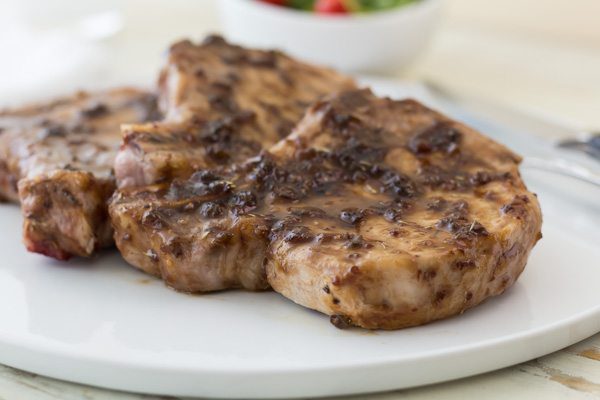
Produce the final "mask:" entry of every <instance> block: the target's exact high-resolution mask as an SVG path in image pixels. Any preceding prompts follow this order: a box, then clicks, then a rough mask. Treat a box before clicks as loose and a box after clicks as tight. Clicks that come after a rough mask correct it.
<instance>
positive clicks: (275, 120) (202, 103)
mask: <svg viewBox="0 0 600 400" xmlns="http://www.w3.org/2000/svg"><path fill="white" fill-rule="evenodd" d="M354 87H355V86H354V82H353V81H352V80H351V79H350V78H348V77H346V76H343V75H341V74H339V73H337V72H334V71H332V70H329V69H326V68H320V67H315V66H312V65H308V64H304V63H302V62H299V61H296V60H294V59H292V58H290V57H288V56H286V55H284V54H282V53H280V52H277V51H262V50H252V49H245V48H242V47H240V46H235V45H232V44H229V43H227V42H226V41H225V40H224V39H222V38H221V37H218V36H210V37H208V38H207V39H206V40H205V41H204V42H203V43H202V44H199V45H196V44H193V43H191V42H190V41H182V42H179V43H176V44H174V45H173V46H172V47H171V48H170V49H169V52H168V57H167V62H166V64H165V67H164V68H163V70H162V72H161V76H160V79H159V88H160V96H159V97H160V105H161V109H162V111H163V112H164V114H165V120H164V122H159V123H152V124H145V125H144V124H137V125H135V124H134V125H129V126H125V127H124V144H123V147H122V149H121V151H120V152H119V155H118V157H117V160H116V164H115V172H116V177H117V181H118V183H119V187H128V186H142V185H148V184H153V183H158V182H164V181H169V180H170V179H173V178H176V177H183V178H186V177H188V176H189V175H190V174H191V173H192V172H193V171H195V170H197V169H200V168H209V167H214V166H218V165H228V164H231V163H235V162H239V161H243V160H245V159H247V158H248V157H251V156H254V155H256V154H258V153H259V152H260V151H261V150H262V149H263V148H267V147H269V146H271V145H273V144H275V143H276V142H277V141H278V140H280V139H281V138H283V137H285V136H287V135H288V134H289V133H290V132H291V130H292V128H293V127H294V125H295V124H296V123H297V122H298V121H299V120H300V118H301V117H302V115H303V114H304V112H305V111H306V109H307V108H308V106H309V105H310V104H311V103H312V102H314V101H316V100H317V99H319V98H321V97H322V96H324V95H327V94H330V93H333V92H336V91H340V90H344V89H350V88H354Z"/></svg>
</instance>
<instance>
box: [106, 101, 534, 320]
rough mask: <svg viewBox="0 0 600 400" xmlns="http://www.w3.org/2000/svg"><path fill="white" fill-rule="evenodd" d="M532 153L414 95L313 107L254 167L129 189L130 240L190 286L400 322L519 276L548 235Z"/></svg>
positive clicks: (122, 197)
mask: <svg viewBox="0 0 600 400" xmlns="http://www.w3.org/2000/svg"><path fill="white" fill-rule="evenodd" d="M519 162H520V157H519V156H517V155H515V154H514V153H512V152H511V151H510V150H508V149H506V148H505V147H504V146H502V145H500V144H498V143H496V142H494V141H492V140H490V139H488V138H486V137H484V136H483V135H481V134H480V133H478V132H476V131H474V130H473V129H471V128H469V127H467V126H465V125H463V124H461V123H458V122H456V121H453V120H451V119H449V118H447V117H445V116H443V115H441V114H439V113H437V112H435V111H432V110H430V109H428V108H426V107H425V106H423V105H421V104H419V103H418V102H415V101H412V100H403V101H394V100H390V99H387V98H378V97H375V96H374V95H373V94H371V93H370V92H369V91H368V90H354V91H348V92H344V93H342V94H339V95H334V96H332V97H330V98H329V99H327V100H324V101H320V102H318V103H316V104H315V105H314V106H312V107H311V108H310V110H309V111H308V113H307V114H306V116H305V117H304V118H303V120H302V121H301V122H300V123H299V125H298V126H297V128H296V129H295V132H294V133H293V134H292V135H291V136H289V137H288V138H286V139H284V140H283V141H281V142H279V143H278V144H276V145H275V146H274V147H272V148H271V149H270V151H268V152H264V153H262V154H261V155H260V156H258V157H256V158H254V159H251V160H249V161H247V162H246V163H242V164H239V165H230V166H226V167H221V168H215V169H212V170H200V171H197V172H196V173H194V174H193V175H192V176H191V178H189V179H177V180H175V181H173V182H171V183H170V184H159V185H154V186H148V187H145V188H141V189H127V190H123V191H120V192H117V193H116V194H115V197H114V198H113V199H112V203H111V207H110V212H111V217H112V220H113V223H114V226H115V230H116V234H115V238H116V242H117V246H118V247H119V248H120V250H121V252H122V253H123V255H124V256H125V258H126V259H127V261H129V262H130V263H131V264H133V265H134V266H136V267H138V268H141V269H143V270H145V271H146V272H148V273H151V274H154V275H157V276H160V277H162V278H163V279H164V280H165V281H166V283H167V284H168V285H169V286H171V287H173V288H175V289H177V290H182V291H188V292H198V291H211V290H221V289H227V288H240V287H241V288H246V289H252V290H256V289H265V288H268V287H269V286H270V287H272V288H273V289H274V290H276V291H277V292H279V293H281V294H282V295H284V296H286V297H288V298H289V299H291V300H293V301H295V302H296V303H299V304H301V305H304V306H306V307H309V308H313V309H316V310H318V311H321V312H323V313H325V314H328V315H330V316H331V321H332V323H334V324H335V325H337V326H340V327H341V326H347V325H357V326H362V327H366V328H383V329H397V328H402V327H407V326H412V325H419V324H423V323H427V322H429V321H433V320H436V319H440V318H444V317H448V316H451V315H455V314H458V313H461V312H463V311H464V310H466V309H468V308H470V307H473V306H475V305H477V304H479V303H480V302H482V301H483V300H485V299H486V298H488V297H490V296H494V295H498V294H500V293H502V292H504V291H505V290H506V289H507V288H508V287H510V286H511V285H512V284H513V283H514V282H515V280H516V279H517V278H518V276H519V275H520V273H521V272H522V270H523V268H524V267H525V264H526V261H527V257H528V255H529V252H530V250H531V249H532V247H533V246H534V244H535V243H536V242H537V240H538V239H539V238H540V237H541V236H540V228H541V212H540V208H539V205H538V202H537V199H536V197H535V195H533V194H532V193H531V192H529V191H528V190H527V188H526V187H525V185H524V183H523V181H522V180H521V178H520V175H519V171H518V164H519Z"/></svg>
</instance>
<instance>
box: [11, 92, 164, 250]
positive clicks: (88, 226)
mask: <svg viewBox="0 0 600 400" xmlns="http://www.w3.org/2000/svg"><path fill="white" fill-rule="evenodd" d="M156 117H157V107H156V99H155V97H154V96H153V95H151V94H149V93H146V92H141V91H138V90H134V89H115V90H110V91H105V92H99V93H85V92H79V93H77V94H75V95H73V96H70V97H63V98H60V99H58V100H55V101H53V102H50V103H47V104H40V105H34V106H29V107H24V108H21V109H15V110H7V111H2V112H0V195H1V196H2V197H3V198H5V199H7V200H11V201H15V202H16V201H20V202H21V207H22V210H23V215H24V218H25V220H24V232H23V238H24V242H25V245H26V246H27V249H28V250H29V251H33V252H37V253H41V254H45V255H47V256H50V257H54V258H57V259H61V260H64V259H68V258H69V257H71V256H72V255H78V256H89V255H91V253H92V252H93V251H94V250H95V249H97V248H100V247H105V246H108V245H110V244H112V242H113V240H112V229H111V227H110V221H109V220H108V214H107V206H106V200H107V199H108V198H109V197H110V196H111V195H112V193H113V191H114V189H115V182H114V175H113V168H112V166H113V162H114V158H115V155H116V152H117V149H118V147H119V145H120V143H121V133H120V124H121V123H123V122H135V121H147V120H151V119H153V118H156Z"/></svg>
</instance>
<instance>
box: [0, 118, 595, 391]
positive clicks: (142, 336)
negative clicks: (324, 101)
mask: <svg viewBox="0 0 600 400" xmlns="http://www.w3.org/2000/svg"><path fill="white" fill-rule="evenodd" d="M467 122H469V121H467ZM525 139H526V138H525ZM525 178H526V181H527V182H528V183H529V185H530V187H531V188H532V190H534V191H536V192H538V194H539V198H540V200H541V203H542V208H543V211H544V218H545V221H544V227H543V234H544V238H543V240H541V241H540V242H539V244H538V245H537V246H536V248H535V249H534V251H533V253H532V255H531V259H530V262H529V265H528V266H527V268H526V270H525V272H524V273H523V275H522V277H521V278H520V280H519V281H518V282H517V284H516V285H515V286H514V287H513V288H511V289H510V290H508V291H507V292H506V293H505V294H504V295H502V296H500V297H497V298H494V299H491V300H489V301H487V302H486V303H485V304H483V305H481V306H479V307H476V308H475V309H473V310H470V311H468V312H466V313H464V314H463V315H460V316H457V317H455V318H451V319H448V320H445V321H440V322H436V323H432V324H430V325H427V326H422V327H416V328H410V329H404V330H400V331H394V332H382V331H365V330H361V329H350V330H339V329H336V328H334V327H333V326H332V325H331V324H330V323H329V321H328V318H327V317H326V316H324V315H321V314H319V313H317V312H314V311H311V310H307V309H304V308H302V307H300V306H297V305H295V304H293V303H292V302H290V301H288V300H286V299H285V298H283V297H281V296H279V295H278V294H276V293H272V292H264V293H247V292H242V291H229V292H221V293H213V294H206V295H193V296H192V295H184V294H179V293H176V292H174V291H172V290H169V289H167V288H166V287H164V286H163V284H162V283H161V282H160V281H158V280H155V279H154V278H151V277H148V276H146V275H144V274H142V273H140V272H137V271H136V270H134V269H133V268H130V267H128V266H127V265H126V264H125V263H124V262H123V261H122V260H121V259H120V257H119V254H118V253H117V252H116V251H108V252H106V253H103V254H101V255H100V256H98V257H97V258H95V259H93V260H81V259H75V260H71V261H70V262H68V263H59V262H55V261H52V260H49V259H46V258H44V257H41V256H38V255H34V254H28V253H27V252H26V251H25V250H24V249H23V246H22V245H21V243H20V224H21V217H20V214H19V209H18V207H17V206H14V205H2V206H0V221H2V225H1V226H0V254H2V262H1V263H0V321H2V322H1V323H0V362H2V363H5V364H8V365H11V366H14V367H17V368H21V369H25V370H28V371H32V372H35V373H38V374H42V375H47V376H51V377H54V378H60V379H65V380H69V381H75V382H80V383H85V384H91V385H96V386H103V387H110V388H115V389H123V390H128V391H137V392H148V393H157V394H165V395H176V396H207V397H228V398H232V397H235V398H251V397H260V398H268V397H301V396H326V395H341V394H350V393H360V392H373V391H383V390H391V389H398V388H406V387H410V386H416V385H423V384H427V383H433V382H440V381H444V380H449V379H454V378H459V377H464V376H468V375H473V374H478V373H482V372H485V371H489V370H492V369H497V368H501V367H505V366H508V365H511V364H515V363H519V362H522V361H525V360H528V359H531V358H534V357H538V356H541V355H543V354H546V353H549V352H552V351H555V350H558V349H560V348H562V347H565V346H568V345H570V344H572V343H574V342H577V341H579V340H582V339H584V338H585V337H587V336H590V335H592V334H594V333H595V332H597V331H599V330H600V290H598V282H599V281H600V268H599V265H598V260H600V248H599V246H598V238H599V237H600V228H599V227H600V217H599V216H600V209H599V207H600V205H598V202H597V199H598V198H599V195H600V193H599V191H595V190H594V189H592V188H590V187H585V186H582V185H579V184H577V183H576V182H572V181H569V180H565V181H560V182H559V181H558V179H557V178H556V177H554V176H551V175H544V174H538V175H532V174H525ZM557 187H558V188H561V190H562V192H559V191H557V190H556V189H554V188H557ZM565 193H567V194H577V199H575V198H569V197H566V196H567V195H566V194H565Z"/></svg>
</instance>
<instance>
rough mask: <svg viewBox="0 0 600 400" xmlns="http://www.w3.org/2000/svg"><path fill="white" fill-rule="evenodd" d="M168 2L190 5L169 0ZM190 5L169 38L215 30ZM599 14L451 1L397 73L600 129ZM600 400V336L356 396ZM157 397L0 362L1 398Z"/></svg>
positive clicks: (578, 2)
mask: <svg viewBox="0 0 600 400" xmlns="http://www.w3.org/2000/svg"><path fill="white" fill-rule="evenodd" d="M158 1H159V0H150V3H157V2H158ZM132 3H135V1H132ZM147 3H148V2H146V3H145V4H147ZM170 4H171V5H172V4H179V5H189V4H191V3H190V2H187V3H186V2H184V1H182V0H174V1H173V2H171V3H170ZM139 5H140V4H137V5H135V4H134V6H133V7H132V9H133V10H135V7H138V6H139ZM195 7H196V9H198V8H199V7H203V8H202V11H201V12H200V13H197V12H196V13H193V14H192V13H190V15H189V18H188V20H182V19H181V18H179V19H178V23H177V25H176V26H172V27H165V26H164V25H163V29H171V35H172V36H174V37H176V36H183V35H194V36H199V35H201V34H203V33H204V32H207V31H214V30H218V24H217V22H216V21H217V19H216V17H215V14H214V5H213V2H212V1H209V0H205V2H204V3H200V5H196V6H195ZM148 8H149V9H151V7H148ZM167 8H169V7H167ZM171 9H173V7H171ZM138 10H139V8H138ZM165 13H168V11H164V12H163V11H161V12H160V13H159V14H157V15H160V17H162V18H163V20H164V17H165V15H164V14H165ZM598 16H600V2H598V1H597V0H562V1H559V0H553V1H552V0H503V1H481V0H449V1H448V4H447V10H446V18H445V21H444V23H443V25H442V27H441V28H440V31H439V34H438V36H437V38H436V40H435V42H434V43H433V45H432V48H431V49H430V51H429V52H428V53H427V54H426V55H424V57H423V58H422V59H421V60H420V61H419V62H418V63H416V64H415V65H414V66H412V67H411V68H410V69H409V70H407V71H403V72H402V73H399V74H398V76H399V77H401V78H403V79H415V80H419V79H428V80H433V81H435V82H437V83H439V84H442V85H444V86H446V87H448V88H451V89H453V90H455V91H457V92H462V93H469V94H474V95H479V96H482V97H486V98H489V99H493V100H495V101H497V102H499V103H504V104H509V105H511V106H513V107H516V108H521V109H527V110H530V111H532V112H536V113H543V114H546V115H548V116H551V117H552V118H554V119H557V120H561V121H563V122H564V123H566V124H570V125H571V126H573V127H574V128H577V129H592V128H600V24H598ZM166 19H168V16H167V18H166ZM192 26H193V27H194V28H191V27H192ZM192 29H193V30H192ZM148 34H149V35H151V34H152V33H151V32H149V33H148ZM154 34H156V32H154ZM148 42H149V43H150V42H153V41H152V40H151V39H148ZM155 43H156V46H157V48H160V47H161V46H164V43H161V42H160V40H158V39H157V40H156V41H155ZM598 396H600V334H598V335H596V336H594V337H592V338H590V339H588V340H585V341H583V342H581V343H579V344H577V345H575V346H572V347H570V348H567V349H564V350H562V351H559V352H557V353H554V354H551V355H548V356H546V357H543V358H540V359H537V360H532V361H530V362H527V363H524V364H521V365H517V366H514V367H510V368H506V369H503V370H500V371H496V372H491V373H487V374H484V375H480V376H476V377H472V378H466V379H461V380H458V381H454V382H448V383H443V384H438V385H432V386H428V387H423V388H417V389H410V390H402V391H398V392H393V393H385V394H377V395H372V396H364V395H363V396H357V397H355V398H365V397H369V398H373V399H378V400H384V399H390V400H391V399H446V400H449V399H461V400H462V399H465V398H476V399H477V398H525V399H530V398H543V399H546V400H551V399H562V398H572V399H587V398H596V397H598ZM159 398H161V397H153V396H142V395H136V394H126V393H118V392H113V391H109V390H103V389H97V388H92V387H87V386H82V385H77V384H71V383H66V382H61V381H56V380H52V379H48V378H44V377H41V376H36V375H33V374H30V373H27V372H22V371H18V370H15V369H12V368H9V367H3V366H0V399H31V400H48V399H62V400H70V399H78V400H79V399H90V400H103V399H116V400H126V399H159Z"/></svg>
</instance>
